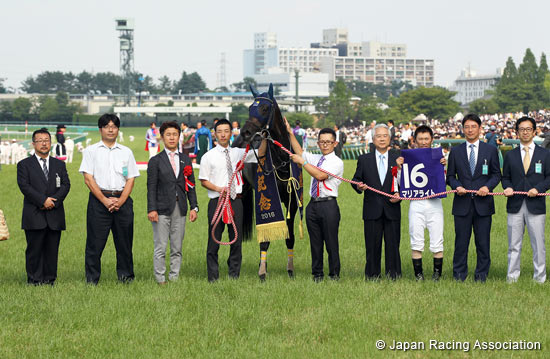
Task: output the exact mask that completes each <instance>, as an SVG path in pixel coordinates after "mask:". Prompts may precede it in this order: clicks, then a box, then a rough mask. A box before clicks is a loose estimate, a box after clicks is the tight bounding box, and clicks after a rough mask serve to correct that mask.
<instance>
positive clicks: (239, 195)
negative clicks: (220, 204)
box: [210, 193, 243, 201]
mask: <svg viewBox="0 0 550 359" xmlns="http://www.w3.org/2000/svg"><path fill="white" fill-rule="evenodd" d="M219 198H220V197H216V198H210V199H211V200H215V201H217V200H218V199H219ZM241 198H243V195H242V193H239V194H237V195H236V196H235V199H241Z"/></svg>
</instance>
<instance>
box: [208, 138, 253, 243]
mask: <svg viewBox="0 0 550 359" xmlns="http://www.w3.org/2000/svg"><path fill="white" fill-rule="evenodd" d="M249 150H250V144H248V145H246V150H245V151H244V155H243V158H242V159H241V160H240V161H239V162H237V166H236V167H235V170H234V171H233V173H232V174H231V176H230V178H229V183H228V184H227V187H224V188H223V190H222V194H221V195H220V196H219V198H218V205H217V207H216V211H215V212H214V217H212V222H211V225H212V231H211V232H210V235H211V236H212V240H213V241H214V242H216V243H217V244H221V245H224V246H227V245H231V244H233V243H235V241H236V240H237V239H238V238H239V231H238V230H237V225H236V224H235V218H234V216H233V213H232V212H233V209H232V208H231V196H230V188H231V184H232V183H233V180H234V179H235V177H236V176H237V174H238V173H239V171H241V170H242V169H243V167H244V159H245V158H246V155H247V154H248V151H249ZM224 213H227V217H228V218H229V223H227V224H230V225H232V226H233V232H234V233H235V237H234V238H233V240H232V241H230V242H222V241H218V240H217V239H216V236H215V233H214V232H215V231H216V227H217V226H218V224H219V223H220V220H221V219H222V217H223V214H224ZM228 232H229V229H228Z"/></svg>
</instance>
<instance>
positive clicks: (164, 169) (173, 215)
mask: <svg viewBox="0 0 550 359" xmlns="http://www.w3.org/2000/svg"><path fill="white" fill-rule="evenodd" d="M160 136H161V138H162V141H163V142H164V151H162V152H161V153H159V154H158V155H156V156H154V157H153V158H151V159H150V160H149V164H148V166H147V218H148V219H149V221H151V223H152V225H153V241H154V245H155V248H154V255H153V267H154V272H155V280H156V281H157V283H159V284H161V285H163V284H166V277H165V272H166V246H167V245H168V242H170V273H169V274H168V280H170V281H176V280H177V279H178V277H179V272H180V267H181V257H182V256H181V248H182V241H183V237H184V236H185V219H186V215H187V212H188V211H187V201H189V221H191V222H194V221H195V220H196V219H197V213H198V211H199V207H198V204H197V194H196V193H195V176H194V174H193V164H192V163H191V160H190V159H189V156H187V155H186V154H183V153H181V152H180V153H178V143H179V137H180V127H179V126H178V123H177V122H175V121H169V122H164V123H163V124H162V125H161V126H160Z"/></svg>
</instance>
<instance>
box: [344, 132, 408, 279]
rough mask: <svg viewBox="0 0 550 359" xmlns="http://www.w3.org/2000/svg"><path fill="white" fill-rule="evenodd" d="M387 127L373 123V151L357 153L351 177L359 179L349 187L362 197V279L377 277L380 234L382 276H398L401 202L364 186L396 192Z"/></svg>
mask: <svg viewBox="0 0 550 359" xmlns="http://www.w3.org/2000/svg"><path fill="white" fill-rule="evenodd" d="M390 140H391V139H390V129H389V128H388V126H386V125H385V124H383V123H381V124H378V125H376V126H374V129H373V142H374V147H375V151H373V152H369V153H366V154H364V155H361V156H359V159H358V160H357V169H356V170H355V175H354V176H353V180H354V181H356V182H361V184H359V185H354V184H352V185H351V186H352V187H353V189H355V191H357V193H362V192H365V195H364V197H363V225H364V227H363V230H364V234H365V249H366V257H367V261H366V264H365V279H366V280H377V279H379V278H380V272H381V269H380V268H381V260H382V237H384V242H385V246H384V251H385V261H386V276H387V277H388V278H389V279H391V280H396V279H397V278H400V277H401V255H400V253H399V242H400V228H401V204H400V201H399V200H397V199H393V198H391V199H390V198H388V197H386V196H384V195H381V194H378V193H376V192H373V191H372V190H368V189H367V186H369V187H372V188H374V189H377V190H379V191H382V192H386V193H388V194H394V195H399V193H398V191H397V188H393V187H394V186H393V184H392V183H393V175H392V167H395V166H396V162H395V161H396V160H397V157H399V154H398V153H394V152H392V151H389V147H390Z"/></svg>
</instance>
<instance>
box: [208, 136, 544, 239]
mask: <svg viewBox="0 0 550 359" xmlns="http://www.w3.org/2000/svg"><path fill="white" fill-rule="evenodd" d="M267 139H269V140H270V141H271V142H273V143H274V144H275V145H276V146H278V147H279V148H280V149H281V150H283V151H284V152H286V153H288V154H289V155H292V154H293V153H292V152H290V151H289V150H288V149H287V148H285V147H284V146H283V145H282V144H281V143H280V142H279V141H276V140H274V139H272V138H271V137H267ZM249 150H250V144H248V145H246V150H245V152H244V155H243V158H242V160H241V161H240V162H238V163H237V166H236V167H235V170H234V171H233V174H232V175H231V178H230V179H229V183H228V185H227V187H224V189H223V191H222V195H220V197H219V199H218V205H217V207H216V211H215V212H214V217H213V218H212V222H211V225H212V231H211V233H210V234H211V236H212V240H213V241H214V242H216V243H217V244H221V245H231V244H233V243H235V241H236V240H237V239H238V238H239V232H238V230H237V225H236V224H235V219H234V216H233V213H231V212H232V208H231V197H230V193H229V192H230V191H229V189H230V188H231V184H232V183H233V180H234V179H235V177H236V176H237V173H238V172H239V171H240V170H242V169H243V167H244V159H245V158H246V155H247V154H248V151H249ZM310 165H311V166H313V167H315V168H316V169H318V170H319V171H321V172H323V173H325V174H327V175H328V176H331V177H334V178H336V179H339V180H340V181H343V182H347V183H350V184H354V185H363V184H364V183H362V182H358V181H353V180H349V179H346V178H344V177H340V176H338V175H335V174H333V173H330V172H329V171H327V170H324V169H322V168H319V167H317V166H315V165H313V164H311V163H310ZM367 189H368V190H369V191H373V192H375V193H378V194H380V195H382V196H386V197H388V198H392V199H397V200H400V201H422V200H426V199H431V198H435V197H439V196H442V195H447V194H451V193H457V192H458V191H457V190H456V189H454V190H450V191H444V192H440V193H435V194H432V195H430V196H426V197H420V198H409V197H401V196H396V195H393V194H390V193H386V192H383V191H380V190H378V189H376V188H373V187H370V186H367ZM466 193H477V191H476V190H472V189H467V190H466ZM512 193H513V194H514V195H516V194H519V195H527V192H525V191H514V192H512ZM487 195H489V196H504V192H489V193H487ZM537 196H541V197H542V196H550V193H549V192H545V193H539V194H537ZM226 211H227V212H226ZM224 212H226V213H227V214H228V217H229V223H228V224H231V226H233V232H234V233H235V238H233V240H232V241H230V242H222V241H218V240H217V239H216V236H215V234H214V232H215V230H216V227H217V226H218V224H219V223H220V220H221V219H222V217H223V213H224Z"/></svg>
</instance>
